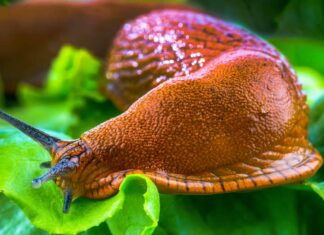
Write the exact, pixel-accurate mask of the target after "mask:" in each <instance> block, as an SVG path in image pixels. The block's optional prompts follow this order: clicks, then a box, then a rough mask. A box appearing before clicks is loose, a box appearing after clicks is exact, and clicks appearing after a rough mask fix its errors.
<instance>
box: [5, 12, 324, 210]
mask: <svg viewBox="0 0 324 235" xmlns="http://www.w3.org/2000/svg"><path fill="white" fill-rule="evenodd" d="M106 82H107V84H106V87H105V92H106V93H108V94H109V96H110V97H111V98H112V99H113V101H114V102H115V103H116V104H117V105H118V106H119V107H120V108H121V109H124V110H126V111H125V112H124V113H122V114H121V115H119V116H118V117H116V118H113V119H111V120H108V121H106V122H104V123H102V124H100V125H98V126H97V127H95V128H93V129H91V130H89V131H87V132H85V133H84V134H82V135H81V136H80V138H79V139H77V140H74V141H64V140H59V139H57V138H54V137H51V136H49V135H47V134H45V133H44V132H41V131H39V130H37V129H35V128H33V127H31V126H29V125H27V124H25V123H23V122H21V121H18V120H17V119H15V118H13V117H11V116H9V115H7V114H5V113H3V112H0V118H2V119H4V120H6V121H8V122H9V123H11V124H12V125H14V126H15V127H17V128H18V129H20V130H21V131H23V132H24V133H25V134H27V135H28V136H30V137H31V138H33V139H34V140H35V141H37V142H39V143H40V144H41V145H42V146H43V147H45V148H46V149H47V150H48V151H49V152H50V154H51V156H52V161H51V163H50V164H49V163H48V162H46V163H43V164H42V166H43V167H50V169H49V171H48V172H47V173H45V174H44V175H42V176H41V177H39V178H37V179H35V180H34V181H33V186H34V187H40V186H41V185H42V184H43V183H45V182H46V181H48V180H52V179H53V180H55V182H56V184H57V185H58V186H59V187H61V188H62V190H63V194H64V208H63V211H64V212H67V211H68V209H69V206H70V203H71V201H72V199H73V198H76V197H79V196H84V197H88V198H94V199H100V198H106V197H109V196H112V195H114V194H115V193H117V192H118V189H119V186H120V184H121V182H122V181H123V180H124V178H125V177H126V176H127V175H128V174H137V173H139V174H145V175H146V176H148V177H150V178H151V179H152V180H153V181H154V182H155V184H156V186H157V187H158V189H159V191H160V192H166V193H182V194H214V193H224V192H232V191H239V190H246V189H253V188H263V187H269V186H275V185H282V184H288V183H295V182H300V181H303V180H305V179H307V178H308V177H310V176H312V175H313V174H314V173H315V172H316V171H317V170H318V169H319V167H320V166H321V164H322V158H321V156H320V154H319V153H318V152H317V150H316V149H314V147H313V146H312V145H311V143H309V141H308V140H307V123H308V107H307V105H306V102H305V100H306V97H305V96H304V95H303V93H302V91H301V85H300V84H298V81H297V78H296V75H295V73H294V71H293V70H292V69H291V67H290V66H289V64H288V62H287V61H286V59H285V58H284V57H283V56H282V55H281V54H280V53H279V52H278V51H277V50H276V49H274V48H273V47H272V46H271V45H269V44H267V43H266V42H264V41H262V40H260V39H259V38H257V37H256V36H255V35H253V34H251V33H248V32H246V31H244V30H242V29H240V28H238V27H236V26H233V25H231V24H228V23H225V22H223V21H221V20H218V19H215V18H213V17H210V16H207V15H205V14H201V13H194V12H190V11H174V10H165V11H157V12H153V13H151V14H148V15H145V16H142V17H139V18H138V19H136V20H134V21H133V22H130V23H127V24H125V26H124V28H123V29H122V30H121V31H120V33H119V34H118V35H117V37H116V40H115V43H114V46H113V48H112V50H111V53H110V58H109V64H108V68H107V80H106Z"/></svg>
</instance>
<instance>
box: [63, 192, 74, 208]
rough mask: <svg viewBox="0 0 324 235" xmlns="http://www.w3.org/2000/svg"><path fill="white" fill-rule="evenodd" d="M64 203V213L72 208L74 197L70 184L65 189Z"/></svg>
mask: <svg viewBox="0 0 324 235" xmlns="http://www.w3.org/2000/svg"><path fill="white" fill-rule="evenodd" d="M63 194H64V203H63V213H67V212H68V211H69V209H70V206H71V203H72V199H73V191H72V188H71V187H70V186H68V187H67V188H66V189H64V192H63Z"/></svg>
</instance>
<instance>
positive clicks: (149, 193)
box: [0, 129, 159, 234]
mask: <svg viewBox="0 0 324 235" xmlns="http://www.w3.org/2000/svg"><path fill="white" fill-rule="evenodd" d="M48 160H49V154H48V153H47V152H46V151H45V150H43V149H42V148H41V147H40V146H39V145H38V144H36V143H34V142H33V141H32V140H31V139H29V138H28V137H26V136H24V135H23V134H21V133H19V132H17V131H15V130H12V129H1V131H0V161H1V164H0V172H1V175H0V191H1V192H3V193H4V195H6V196H7V197H8V198H10V199H12V200H13V201H14V202H15V203H17V205H18V206H19V207H20V208H21V209H22V210H23V211H24V213H25V214H26V216H27V217H28V218H29V219H30V221H31V222H32V223H33V224H34V225H35V226H36V227H38V228H41V229H43V230H46V231H48V232H49V233H55V234H75V233H78V232H81V231H85V230H87V229H89V228H92V227H94V226H98V225H100V224H101V223H102V222H104V221H106V220H107V221H108V223H109V225H110V226H111V227H112V231H115V232H114V234H121V233H119V231H120V230H122V229H125V228H128V229H129V231H128V232H129V233H130V234H137V233H138V234H151V233H152V232H153V230H154V227H155V226H156V225H157V220H158V218H159V195H158V191H157V189H156V187H155V185H154V184H153V183H152V182H151V181H150V180H149V179H148V178H146V177H145V176H142V175H132V176H129V177H127V178H126V179H125V180H124V182H123V184H122V185H121V187H120V192H119V193H118V194H117V195H116V196H114V197H112V198H109V199H107V200H90V199H86V198H79V199H77V200H75V201H74V202H73V204H72V207H71V209H70V212H69V213H68V214H63V213H62V205H63V199H62V195H61V192H60V189H59V188H58V187H57V186H56V185H55V184H54V183H53V182H49V183H47V184H45V185H44V186H42V187H41V188H40V189H37V190H36V189H33V188H32V187H31V180H32V179H33V178H35V177H37V176H39V175H40V174H42V173H43V172H44V170H41V169H40V168H39V164H40V163H41V162H43V161H48ZM134 203H138V204H136V205H134ZM115 216H117V217H116V218H125V217H127V220H121V219H116V218H115ZM134 221H141V223H139V224H137V225H136V226H134ZM147 231H148V232H147Z"/></svg>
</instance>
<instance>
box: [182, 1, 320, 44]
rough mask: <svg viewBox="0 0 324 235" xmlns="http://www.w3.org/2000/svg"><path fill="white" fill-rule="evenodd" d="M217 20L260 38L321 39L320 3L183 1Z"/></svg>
mask: <svg viewBox="0 0 324 235" xmlns="http://www.w3.org/2000/svg"><path fill="white" fill-rule="evenodd" d="M187 1H188V2H190V3H192V4H194V5H198V6H199V7H202V8H203V9H204V10H206V11H209V12H210V13H212V14H214V15H215V16H216V17H218V18H220V19H226V20H228V21H232V22H235V23H238V24H240V25H243V26H244V27H246V28H248V29H250V30H252V31H254V32H256V33H259V34H262V35H276V36H281V37H282V36H295V37H296V36H299V37H311V38H317V39H323V36H324V24H323V22H324V2H323V1H322V0H308V1H300V0H249V1H243V0H231V1H226V0H218V1H215V0H187ZM291 46H293V45H291Z"/></svg>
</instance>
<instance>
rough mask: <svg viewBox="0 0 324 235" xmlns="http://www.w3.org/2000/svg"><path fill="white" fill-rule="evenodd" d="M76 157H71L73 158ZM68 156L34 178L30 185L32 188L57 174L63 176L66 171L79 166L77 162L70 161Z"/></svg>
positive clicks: (55, 176) (68, 171)
mask: <svg viewBox="0 0 324 235" xmlns="http://www.w3.org/2000/svg"><path fill="white" fill-rule="evenodd" d="M74 159H76V158H72V160H74ZM72 160H70V159H68V158H62V159H61V160H60V161H59V162H58V163H57V164H56V165H54V166H53V167H52V168H50V169H49V171H48V172H47V173H45V174H44V175H42V176H40V177H38V178H36V179H34V180H33V181H32V185H33V187H34V188H39V187H40V186H42V184H44V183H45V182H47V181H49V180H53V179H55V178H57V177H58V176H63V177H64V176H65V175H67V174H68V173H70V172H72V171H73V170H74V169H75V168H77V167H78V166H79V163H78V162H75V161H72Z"/></svg>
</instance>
